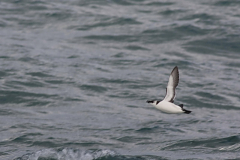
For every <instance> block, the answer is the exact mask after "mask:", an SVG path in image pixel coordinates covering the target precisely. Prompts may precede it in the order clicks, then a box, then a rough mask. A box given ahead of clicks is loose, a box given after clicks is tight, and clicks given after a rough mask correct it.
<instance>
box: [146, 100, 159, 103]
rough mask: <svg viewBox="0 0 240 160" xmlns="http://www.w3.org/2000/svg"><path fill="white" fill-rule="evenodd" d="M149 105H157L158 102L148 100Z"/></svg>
mask: <svg viewBox="0 0 240 160" xmlns="http://www.w3.org/2000/svg"><path fill="white" fill-rule="evenodd" d="M147 103H150V104H156V103H157V101H156V100H147Z"/></svg>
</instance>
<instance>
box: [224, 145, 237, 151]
mask: <svg viewBox="0 0 240 160" xmlns="http://www.w3.org/2000/svg"><path fill="white" fill-rule="evenodd" d="M239 149H240V144H234V145H231V146H226V147H220V148H219V150H221V151H237V150H239Z"/></svg>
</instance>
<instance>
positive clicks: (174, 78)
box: [147, 66, 192, 114]
mask: <svg viewBox="0 0 240 160" xmlns="http://www.w3.org/2000/svg"><path fill="white" fill-rule="evenodd" d="M178 82H179V72H178V67H177V66H176V67H174V68H173V70H172V73H171V75H170V77H169V80H168V85H167V88H166V96H165V98H164V99H163V100H162V101H158V100H148V101H147V103H150V104H152V105H153V106H154V107H156V108H157V109H159V110H160V111H162V112H165V113H186V114H189V113H191V112H192V111H189V110H186V109H184V108H183V104H180V105H176V104H174V98H175V97H176V93H175V89H176V87H177V85H178Z"/></svg>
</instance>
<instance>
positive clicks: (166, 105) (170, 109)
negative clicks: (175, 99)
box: [153, 100, 184, 113]
mask: <svg viewBox="0 0 240 160" xmlns="http://www.w3.org/2000/svg"><path fill="white" fill-rule="evenodd" d="M153 105H154V106H155V107H156V108H157V109H159V110H161V111H163V112H166V113H183V112H184V111H183V110H182V108H181V107H179V106H177V105H175V104H173V103H171V102H168V101H165V100H163V101H161V102H159V103H158V104H157V105H156V104H153Z"/></svg>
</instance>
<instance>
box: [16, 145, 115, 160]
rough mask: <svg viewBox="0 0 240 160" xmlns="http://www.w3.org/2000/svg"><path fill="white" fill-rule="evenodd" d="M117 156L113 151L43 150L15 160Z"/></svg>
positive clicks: (68, 159) (91, 159) (90, 158)
mask: <svg viewBox="0 0 240 160" xmlns="http://www.w3.org/2000/svg"><path fill="white" fill-rule="evenodd" d="M115 155H117V154H116V152H115V151H112V150H107V149H105V150H87V151H82V150H79V149H73V148H63V149H43V150H39V151H36V152H33V153H28V154H25V155H23V156H22V157H18V158H15V159H14V160H39V159H51V160H63V159H64V160H79V159H81V160H93V159H100V158H101V159H103V158H109V157H114V156H115Z"/></svg>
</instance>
